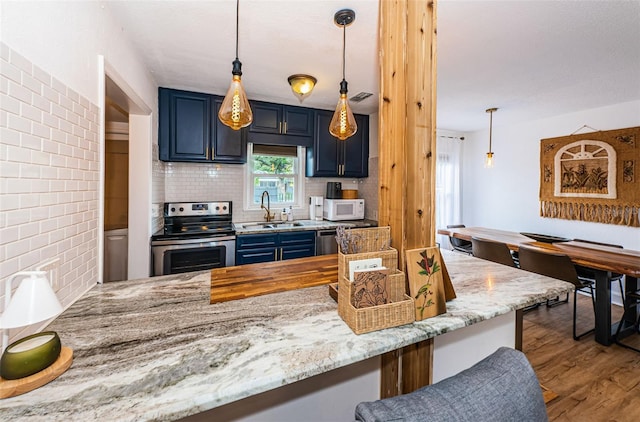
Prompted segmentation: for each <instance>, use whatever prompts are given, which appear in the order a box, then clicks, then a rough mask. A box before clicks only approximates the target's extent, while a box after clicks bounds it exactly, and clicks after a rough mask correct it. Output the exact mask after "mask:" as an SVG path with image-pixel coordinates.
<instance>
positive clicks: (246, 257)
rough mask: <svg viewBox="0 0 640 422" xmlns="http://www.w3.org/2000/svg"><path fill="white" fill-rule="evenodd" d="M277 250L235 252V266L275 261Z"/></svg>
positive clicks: (264, 249)
mask: <svg viewBox="0 0 640 422" xmlns="http://www.w3.org/2000/svg"><path fill="white" fill-rule="evenodd" d="M279 251H280V250H279V248H278V249H276V248H263V249H244V250H236V265H242V264H255V263H258V262H271V261H275V258H276V256H278V255H276V252H278V253H279Z"/></svg>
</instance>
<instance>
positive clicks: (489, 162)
mask: <svg viewBox="0 0 640 422" xmlns="http://www.w3.org/2000/svg"><path fill="white" fill-rule="evenodd" d="M495 111H498V109H497V108H496V107H492V108H488V109H487V110H486V112H487V113H489V152H487V157H486V158H485V160H484V167H485V168H488V169H490V168H493V151H491V136H492V134H493V133H492V132H493V113H494V112H495Z"/></svg>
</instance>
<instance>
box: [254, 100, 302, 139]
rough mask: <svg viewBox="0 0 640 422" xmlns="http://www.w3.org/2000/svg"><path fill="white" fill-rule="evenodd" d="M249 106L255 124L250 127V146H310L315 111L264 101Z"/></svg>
mask: <svg viewBox="0 0 640 422" xmlns="http://www.w3.org/2000/svg"><path fill="white" fill-rule="evenodd" d="M250 103H251V110H252V111H253V123H251V126H249V139H248V141H249V142H253V143H256V144H267V145H301V146H306V147H308V146H311V144H312V143H313V109H310V108H304V107H296V106H288V105H283V104H274V103H267V102H263V101H251V102H250Z"/></svg>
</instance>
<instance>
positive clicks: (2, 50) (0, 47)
mask: <svg viewBox="0 0 640 422" xmlns="http://www.w3.org/2000/svg"><path fill="white" fill-rule="evenodd" d="M10 56H11V49H10V48H9V46H7V45H6V44H4V43H1V42H0V59H2V60H4V61H7V62H8V61H9V57H10Z"/></svg>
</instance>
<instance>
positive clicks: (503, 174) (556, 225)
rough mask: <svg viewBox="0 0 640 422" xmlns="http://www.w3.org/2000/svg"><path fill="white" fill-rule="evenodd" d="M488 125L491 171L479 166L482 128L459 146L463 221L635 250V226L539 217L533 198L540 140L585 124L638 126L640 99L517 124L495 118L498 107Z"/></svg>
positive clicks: (485, 136) (639, 232)
mask: <svg viewBox="0 0 640 422" xmlns="http://www.w3.org/2000/svg"><path fill="white" fill-rule="evenodd" d="M493 123H494V124H493V141H492V143H493V148H492V149H493V151H494V153H495V155H494V158H495V164H494V167H493V168H492V169H485V168H484V157H485V153H486V152H487V149H488V144H489V132H488V130H485V131H479V132H473V133H468V134H466V139H465V141H464V144H463V170H462V171H463V174H462V179H463V182H462V184H463V194H462V196H463V201H462V209H463V218H462V220H463V221H462V222H463V223H464V224H465V225H467V226H484V227H492V228H496V229H503V230H509V231H517V232H535V233H544V234H550V235H556V236H563V237H569V238H581V239H591V240H598V241H602V242H607V243H614V244H619V245H622V246H624V247H625V248H629V249H635V250H640V229H638V228H630V227H625V226H618V225H613V224H600V223H589V222H582V221H570V220H561V219H552V218H542V217H540V212H539V207H540V202H539V200H538V189H539V177H540V176H539V171H540V170H539V154H540V140H541V139H544V138H553V137H558V136H564V135H570V134H572V133H573V132H575V131H576V130H577V129H578V128H580V127H582V126H583V125H585V124H586V125H588V126H591V127H593V128H595V129H598V130H612V129H622V128H627V127H633V126H638V125H640V101H633V102H629V103H623V104H616V105H612V106H607V107H602V108H597V109H591V110H584V111H581V112H577V113H571V114H565V115H561V116H555V117H551V118H547V119H541V120H537V121H531V122H525V123H517V124H509V122H503V121H500V111H499V110H498V112H497V113H495V114H494V116H493ZM580 133H583V132H582V131H581V132H580ZM638 189H640V185H638Z"/></svg>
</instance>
